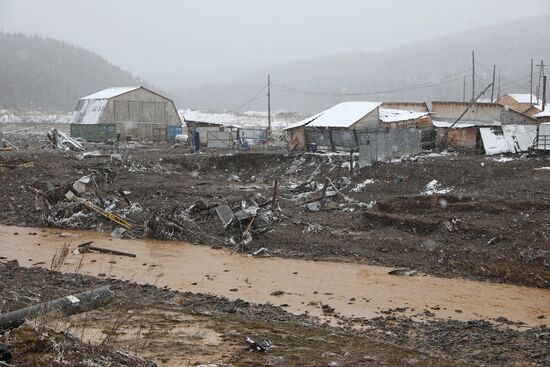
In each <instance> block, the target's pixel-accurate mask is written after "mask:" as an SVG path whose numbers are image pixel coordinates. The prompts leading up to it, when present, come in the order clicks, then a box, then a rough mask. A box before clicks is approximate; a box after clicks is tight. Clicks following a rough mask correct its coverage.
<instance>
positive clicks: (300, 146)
mask: <svg viewBox="0 0 550 367" xmlns="http://www.w3.org/2000/svg"><path fill="white" fill-rule="evenodd" d="M286 133H287V135H288V150H305V149H306V129H305V127H304V126H299V127H295V128H294V129H289V130H287V131H286Z"/></svg>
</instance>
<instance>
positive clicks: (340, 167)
mask: <svg viewBox="0 0 550 367" xmlns="http://www.w3.org/2000/svg"><path fill="white" fill-rule="evenodd" d="M341 171H342V161H340V162H338V171H336V185H337V188H338V190H340V178H341V176H340V174H341Z"/></svg>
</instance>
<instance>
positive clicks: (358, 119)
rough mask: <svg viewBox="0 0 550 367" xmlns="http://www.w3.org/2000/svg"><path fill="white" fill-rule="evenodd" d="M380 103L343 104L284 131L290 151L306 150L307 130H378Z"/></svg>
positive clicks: (292, 125) (290, 126)
mask: <svg viewBox="0 0 550 367" xmlns="http://www.w3.org/2000/svg"><path fill="white" fill-rule="evenodd" d="M380 105H382V103H380V102H342V103H339V104H337V105H335V106H332V107H331V108H329V109H326V110H324V111H322V112H319V113H318V114H315V115H313V116H310V117H308V118H306V119H304V120H302V121H298V122H296V123H294V124H291V125H289V126H288V127H286V128H285V129H284V130H285V131H286V133H287V136H288V139H289V145H288V148H289V150H305V148H306V145H307V142H306V130H357V129H365V128H367V129H368V128H371V129H376V128H378V125H379V122H380V110H379V107H380Z"/></svg>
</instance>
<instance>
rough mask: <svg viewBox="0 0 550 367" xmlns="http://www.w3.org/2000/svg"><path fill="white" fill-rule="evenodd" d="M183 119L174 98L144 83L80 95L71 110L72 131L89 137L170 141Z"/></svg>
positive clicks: (98, 139)
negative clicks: (163, 94)
mask: <svg viewBox="0 0 550 367" xmlns="http://www.w3.org/2000/svg"><path fill="white" fill-rule="evenodd" d="M181 129H182V123H181V119H180V117H179V115H178V113H177V111H176V106H175V105H174V102H173V101H172V100H171V99H169V98H167V97H164V96H162V95H160V94H158V93H155V92H153V91H151V90H149V89H147V88H144V87H119V88H107V89H104V90H102V91H99V92H96V93H94V94H90V95H89V96H85V97H82V98H80V99H79V100H78V104H77V106H76V108H75V111H74V113H73V117H72V120H71V135H72V136H74V137H80V138H84V139H86V140H89V141H96V142H99V141H106V140H109V139H113V138H116V137H117V134H118V135H119V136H120V138H121V139H125V140H151V141H166V140H169V141H171V140H172V139H173V137H174V136H175V134H178V133H181Z"/></svg>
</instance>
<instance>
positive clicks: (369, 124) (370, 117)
mask: <svg viewBox="0 0 550 367" xmlns="http://www.w3.org/2000/svg"><path fill="white" fill-rule="evenodd" d="M379 123H380V110H379V108H378V107H376V109H374V110H372V111H371V112H370V113H368V114H367V115H365V116H364V117H362V118H361V119H360V120H358V121H357V122H356V123H355V124H353V125H351V127H350V129H377V128H378V124H379Z"/></svg>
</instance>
